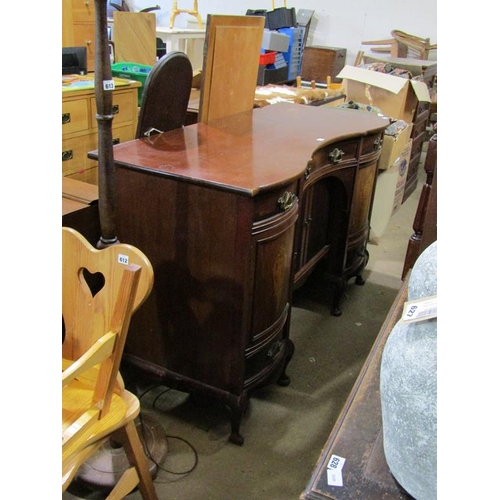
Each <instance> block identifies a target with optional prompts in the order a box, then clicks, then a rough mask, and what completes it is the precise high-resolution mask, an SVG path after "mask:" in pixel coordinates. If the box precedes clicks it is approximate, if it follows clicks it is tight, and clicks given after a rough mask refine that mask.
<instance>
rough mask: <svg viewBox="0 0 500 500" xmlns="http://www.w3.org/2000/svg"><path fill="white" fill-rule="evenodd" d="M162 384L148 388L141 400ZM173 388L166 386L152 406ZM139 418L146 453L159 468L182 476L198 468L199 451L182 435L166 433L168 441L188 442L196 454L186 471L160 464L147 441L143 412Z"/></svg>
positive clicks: (140, 396)
mask: <svg viewBox="0 0 500 500" xmlns="http://www.w3.org/2000/svg"><path fill="white" fill-rule="evenodd" d="M161 386H162V384H156V385H153V386H151V387H150V388H149V389H146V390H145V391H144V392H143V393H142V394H141V395H139V396H138V398H139V401H140V400H141V399H142V398H143V397H144V396H145V395H146V394H147V393H148V392H149V391H151V390H153V389H156V388H157V387H161ZM170 390H171V388H170V387H168V388H166V389H165V390H164V391H162V392H161V393H160V394H158V395H157V396H156V397H155V398H154V400H153V404H152V407H153V409H154V408H155V405H156V401H157V400H158V398H160V397H161V396H163V395H164V394H165V393H167V392H168V391H170ZM139 420H140V422H141V432H142V435H143V438H144V446H145V448H146V450H145V451H146V455H147V457H148V458H149V459H150V460H151V461H152V462H153V463H154V464H155V465H156V466H157V467H158V468H159V469H161V470H162V471H164V472H167V473H169V474H174V475H181V476H186V475H187V474H190V473H191V472H193V471H194V469H196V466H197V465H198V452H197V451H196V448H195V447H194V446H193V445H192V444H191V443H190V442H189V441H187V440H186V439H184V438H182V437H180V436H172V435H168V434H167V435H166V437H167V442H168V440H169V439H177V440H178V441H182V442H183V443H185V444H187V445H188V446H189V448H191V450H192V451H193V454H194V464H193V465H192V467H191V468H189V469H187V470H185V471H179V472H178V471H172V470H168V469H166V468H164V467H163V466H162V465H161V464H159V463H158V462H157V461H156V460H155V459H154V457H153V455H152V453H151V450H150V449H149V447H148V443H147V440H146V435H145V425H144V422H143V419H142V413H139ZM181 479H182V478H181Z"/></svg>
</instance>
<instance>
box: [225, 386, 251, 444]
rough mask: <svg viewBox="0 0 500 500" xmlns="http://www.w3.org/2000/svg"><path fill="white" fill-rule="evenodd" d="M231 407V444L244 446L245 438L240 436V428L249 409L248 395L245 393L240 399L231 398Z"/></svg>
mask: <svg viewBox="0 0 500 500" xmlns="http://www.w3.org/2000/svg"><path fill="white" fill-rule="evenodd" d="M229 407H230V409H231V435H230V436H229V442H230V443H233V444H237V445H238V446H242V445H243V443H244V442H245V438H244V437H243V436H242V435H241V434H240V426H241V420H242V419H243V415H244V414H245V411H246V409H247V407H248V395H247V393H246V392H244V393H243V394H241V395H240V397H236V396H234V397H231V398H230V399H229Z"/></svg>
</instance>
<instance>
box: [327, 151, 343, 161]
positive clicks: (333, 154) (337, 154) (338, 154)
mask: <svg viewBox="0 0 500 500" xmlns="http://www.w3.org/2000/svg"><path fill="white" fill-rule="evenodd" d="M344 155H345V153H344V152H343V151H342V150H341V149H338V148H335V149H334V150H333V151H330V153H328V158H329V159H330V161H331V162H332V163H333V164H334V165H336V164H337V163H340V162H341V161H342V156H344Z"/></svg>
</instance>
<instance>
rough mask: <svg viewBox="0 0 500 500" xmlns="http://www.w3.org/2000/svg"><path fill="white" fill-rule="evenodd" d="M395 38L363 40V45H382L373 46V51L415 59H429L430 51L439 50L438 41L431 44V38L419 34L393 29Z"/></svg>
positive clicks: (392, 33)
mask: <svg viewBox="0 0 500 500" xmlns="http://www.w3.org/2000/svg"><path fill="white" fill-rule="evenodd" d="M391 35H392V37H393V38H388V39H386V40H370V41H365V42H361V45H382V46H381V47H373V48H372V49H371V50H372V51H373V52H386V53H389V54H390V56H391V57H403V58H408V57H410V58H414V59H424V60H428V59H429V53H430V52H431V51H433V50H437V43H435V44H431V43H430V38H421V37H419V36H415V35H410V34H408V33H405V32H404V31H401V30H392V31H391Z"/></svg>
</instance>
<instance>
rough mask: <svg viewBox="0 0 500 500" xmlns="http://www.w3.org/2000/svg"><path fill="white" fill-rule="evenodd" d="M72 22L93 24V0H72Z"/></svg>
mask: <svg viewBox="0 0 500 500" xmlns="http://www.w3.org/2000/svg"><path fill="white" fill-rule="evenodd" d="M72 6H73V22H89V23H92V24H94V23H95V9H94V0H72Z"/></svg>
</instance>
